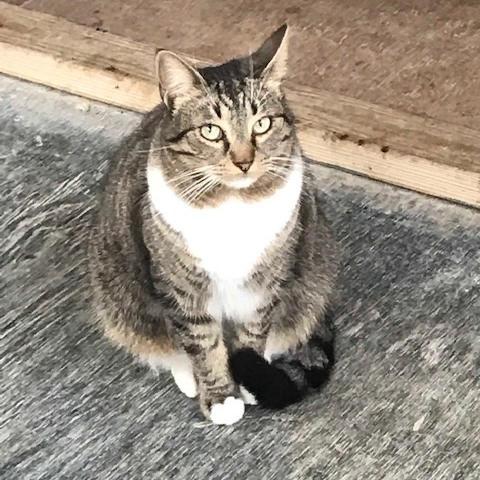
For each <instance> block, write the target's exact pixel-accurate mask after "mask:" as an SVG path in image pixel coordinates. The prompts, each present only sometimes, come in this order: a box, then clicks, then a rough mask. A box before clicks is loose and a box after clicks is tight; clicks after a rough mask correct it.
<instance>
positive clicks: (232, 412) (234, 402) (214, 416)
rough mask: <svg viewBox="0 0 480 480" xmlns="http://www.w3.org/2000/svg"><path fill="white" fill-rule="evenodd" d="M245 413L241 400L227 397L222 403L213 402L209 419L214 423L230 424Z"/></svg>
mask: <svg viewBox="0 0 480 480" xmlns="http://www.w3.org/2000/svg"><path fill="white" fill-rule="evenodd" d="M244 413H245V404H244V403H243V400H241V399H240V398H235V397H227V398H226V399H225V400H224V401H223V403H214V404H213V405H212V408H211V409H210V420H211V421H212V422H213V423H215V424H216V425H232V424H233V423H235V422H238V421H239V420H240V419H241V418H242V417H243V414H244Z"/></svg>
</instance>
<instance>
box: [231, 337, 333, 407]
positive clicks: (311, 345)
mask: <svg viewBox="0 0 480 480" xmlns="http://www.w3.org/2000/svg"><path fill="white" fill-rule="evenodd" d="M334 364H335V353H334V344H333V339H331V340H328V341H325V340H323V339H321V338H319V337H313V338H311V339H310V340H309V342H308V343H307V344H305V345H304V346H302V347H300V348H299V349H298V350H297V351H295V352H293V353H286V354H283V355H281V356H279V357H276V358H274V359H273V360H272V362H271V363H269V362H268V361H267V360H265V359H264V358H263V357H262V356H261V355H259V354H258V353H256V352H255V351H254V350H252V349H250V348H244V349H241V350H237V351H236V352H234V353H233V354H232V356H231V357H230V369H231V371H232V375H233V379H234V380H235V382H236V383H237V384H239V385H241V386H243V387H244V388H245V389H246V390H247V391H248V392H249V393H250V394H251V395H253V396H254V397H255V400H256V401H257V402H258V403H259V404H260V405H261V406H263V407H266V408H270V409H281V408H284V407H286V406H288V405H291V404H292V403H295V402H298V401H299V400H301V399H302V398H303V397H304V396H305V395H306V394H307V392H308V390H309V389H318V388H320V387H322V386H323V385H324V384H325V383H326V382H327V381H328V379H329V378H330V374H331V371H332V368H333V366H334Z"/></svg>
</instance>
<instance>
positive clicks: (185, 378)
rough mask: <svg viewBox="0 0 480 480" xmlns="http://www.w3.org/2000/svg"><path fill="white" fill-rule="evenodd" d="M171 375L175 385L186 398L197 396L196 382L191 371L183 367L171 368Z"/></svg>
mask: <svg viewBox="0 0 480 480" xmlns="http://www.w3.org/2000/svg"><path fill="white" fill-rule="evenodd" d="M172 375H173V379H174V380H175V383H176V384H177V387H178V388H179V390H180V391H181V392H182V393H183V394H184V395H186V396H187V397H188V398H195V397H196V396H197V393H198V390H197V382H196V381H195V377H194V376H193V373H192V372H189V371H188V370H184V369H180V370H174V369H172Z"/></svg>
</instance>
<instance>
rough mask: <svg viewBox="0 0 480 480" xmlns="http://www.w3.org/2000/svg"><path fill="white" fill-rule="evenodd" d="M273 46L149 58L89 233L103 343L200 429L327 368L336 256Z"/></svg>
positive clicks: (281, 60)
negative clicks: (209, 58)
mask: <svg viewBox="0 0 480 480" xmlns="http://www.w3.org/2000/svg"><path fill="white" fill-rule="evenodd" d="M287 39H288V28H287V26H286V25H283V26H282V27H280V28H279V29H278V30H276V31H275V32H274V33H273V34H272V35H271V36H270V37H269V38H268V39H267V40H266V41H265V42H264V43H263V44H262V45H261V46H260V48H259V49H258V50H257V51H255V52H254V53H252V54H250V55H248V56H245V57H242V58H236V59H233V60H230V61H228V62H227V63H224V64H222V65H217V66H209V67H205V68H202V69H197V68H195V67H194V66H193V65H192V64H190V63H189V62H187V61H186V60H185V59H183V58H181V57H180V56H178V55H176V54H175V53H173V52H170V51H166V50H161V51H159V52H157V54H156V57H155V65H156V75H157V79H158V84H159V90H160V97H161V100H163V102H162V103H160V104H159V106H158V107H156V108H155V109H153V110H152V111H151V112H150V113H149V114H147V115H146V116H145V118H144V120H143V121H142V123H141V125H140V126H139V128H137V129H136V131H135V132H134V133H133V134H132V135H131V136H130V137H129V138H128V139H127V140H126V142H125V143H124V144H123V145H122V146H121V148H120V150H119V152H118V153H117V154H116V156H115V158H114V159H113V161H112V162H111V164H110V166H109V169H108V171H107V173H106V175H105V182H104V185H103V189H102V194H101V198H100V201H99V208H98V212H97V216H96V221H95V223H94V225H93V227H92V232H91V238H90V243H89V259H90V262H89V265H90V276H91V282H92V288H93V301H94V305H95V311H96V318H97V319H98V322H99V325H100V326H101V327H102V329H103V331H104V333H105V335H106V336H107V337H108V338H110V339H111V340H112V341H113V342H114V343H116V344H118V345H120V346H122V347H124V348H126V349H127V350H128V351H129V352H131V353H132V354H133V355H134V356H136V357H137V358H139V359H140V360H141V361H142V362H145V363H146V364H148V365H150V366H151V367H152V368H154V369H159V368H164V369H167V370H170V372H171V374H172V376H173V378H174V380H175V382H176V384H177V385H178V387H179V389H180V390H181V391H182V392H183V393H184V394H185V395H187V396H188V397H191V398H193V397H197V396H198V401H199V406H200V409H201V411H202V412H203V414H204V415H205V417H206V418H207V419H209V420H210V421H212V422H213V423H215V424H224V425H230V424H233V423H235V422H237V421H238V420H240V419H241V418H242V416H243V415H244V411H245V404H246V403H247V404H248V403H257V402H258V403H259V404H260V405H263V406H266V407H271V408H281V407H284V406H286V405H289V404H291V403H293V402H296V401H298V400H299V399H300V398H302V397H303V396H304V394H305V392H306V391H307V389H308V388H310V387H318V386H320V385H321V384H322V383H324V382H325V381H326V380H327V379H328V376H329V372H330V370H331V367H332V366H333V362H334V355H333V353H334V352H333V340H334V336H333V327H332V324H331V321H330V317H329V314H328V312H329V307H330V306H331V305H332V301H333V298H334V294H335V279H336V276H337V270H338V253H337V248H336V243H335V241H334V238H333V235H332V233H331V230H330V227H329V224H328V222H327V220H326V219H325V217H324V215H323V213H322V210H321V208H320V206H319V199H318V192H317V186H316V180H315V179H314V177H313V175H312V173H311V171H310V167H309V164H308V163H307V162H306V161H305V160H304V159H303V157H302V151H301V147H300V145H299V142H298V139H297V133H296V129H295V118H294V115H293V113H292V111H291V110H290V108H289V106H288V103H287V100H286V98H285V95H284V90H283V82H284V78H285V75H286V72H287V51H288V40H287Z"/></svg>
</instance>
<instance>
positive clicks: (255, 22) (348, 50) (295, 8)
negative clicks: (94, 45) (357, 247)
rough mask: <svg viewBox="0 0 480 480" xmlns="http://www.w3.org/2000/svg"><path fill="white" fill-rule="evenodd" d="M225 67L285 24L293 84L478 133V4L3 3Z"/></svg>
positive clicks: (386, 0) (467, 0) (316, 0)
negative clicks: (289, 38)
mask: <svg viewBox="0 0 480 480" xmlns="http://www.w3.org/2000/svg"><path fill="white" fill-rule="evenodd" d="M7 1H9V2H10V3H16V4H22V5H23V6H24V7H25V8H29V9H33V10H38V11H42V12H46V13H50V14H53V15H57V16H60V17H65V18H67V19H68V20H70V21H73V22H75V23H79V24H82V25H88V26H90V27H92V28H97V29H100V30H105V31H108V32H111V33H116V34H118V35H122V36H125V37H129V38H133V39H135V40H139V41H142V42H146V43H152V44H155V45H157V46H159V47H162V48H170V49H174V50H178V51H183V52H185V53H189V54H191V55H199V56H201V57H203V58H211V59H212V60H216V61H219V60H224V59H225V58H228V57H230V56H232V55H237V54H244V53H245V52H247V51H248V49H251V48H255V45H257V44H258V42H260V41H262V39H263V38H264V37H266V36H267V35H268V34H269V32H271V31H273V30H274V29H275V28H277V27H278V26H280V25H281V24H282V23H283V22H285V21H288V23H289V24H290V25H291V27H292V44H291V50H290V55H291V68H290V74H291V80H292V81H293V82H298V83H299V84H302V85H303V84H305V85H309V86H313V87H315V88H319V89H324V90H328V91H331V92H336V93H340V94H343V95H347V96H350V97H353V98H358V99H361V100H366V101H369V102H371V103H374V104H379V105H386V106H389V107H392V108H395V109H398V110H402V111H408V112H412V113H416V114H419V115H422V116H429V117H432V118H435V119H441V120H444V121H448V122H451V123H457V124H462V125H465V126H468V127H473V128H476V129H477V130H480V95H479V94H478V93H479V92H480V75H478V72H479V71H480V2H479V1H478V0H442V1H438V0H355V1H349V0H296V1H295V2H290V1H288V0H281V1H279V0H262V1H261V2H259V1H257V0H241V1H239V0H222V1H217V2H212V1H211V0H181V1H179V0H162V1H161V2H159V1H158V0H75V1H72V0H7Z"/></svg>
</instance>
